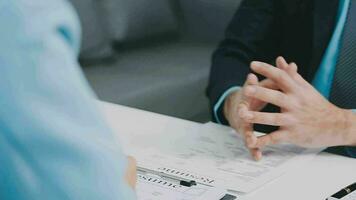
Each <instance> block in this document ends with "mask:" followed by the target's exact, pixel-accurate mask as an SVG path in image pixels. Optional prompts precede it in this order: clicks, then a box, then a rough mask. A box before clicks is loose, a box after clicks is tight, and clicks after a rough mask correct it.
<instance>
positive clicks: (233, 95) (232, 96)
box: [223, 91, 240, 121]
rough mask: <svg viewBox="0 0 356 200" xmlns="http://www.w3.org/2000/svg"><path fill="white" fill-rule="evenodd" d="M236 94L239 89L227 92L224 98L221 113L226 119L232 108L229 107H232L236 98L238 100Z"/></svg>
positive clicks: (228, 117)
mask: <svg viewBox="0 0 356 200" xmlns="http://www.w3.org/2000/svg"><path fill="white" fill-rule="evenodd" d="M238 96H239V91H234V92H232V93H231V94H229V95H228V96H227V97H226V99H225V102H224V109H223V114H224V116H225V118H226V119H227V121H229V120H230V112H231V110H232V109H231V108H233V107H234V106H233V105H234V103H235V102H236V100H237V101H238V99H240V98H239V97H238Z"/></svg>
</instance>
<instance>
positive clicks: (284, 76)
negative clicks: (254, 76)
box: [251, 61, 296, 91]
mask: <svg viewBox="0 0 356 200" xmlns="http://www.w3.org/2000/svg"><path fill="white" fill-rule="evenodd" d="M251 69H252V70H253V71H254V72H256V73H258V74H260V75H262V76H265V77H267V78H269V79H271V80H272V81H274V82H275V83H276V84H277V85H278V86H279V88H281V89H282V90H283V91H292V90H294V89H295V88H296V84H295V82H294V81H293V80H292V79H291V77H290V76H289V75H288V73H287V72H285V71H284V70H281V69H279V68H276V67H274V66H272V65H269V64H267V63H263V62H257V61H254V62H252V63H251Z"/></svg>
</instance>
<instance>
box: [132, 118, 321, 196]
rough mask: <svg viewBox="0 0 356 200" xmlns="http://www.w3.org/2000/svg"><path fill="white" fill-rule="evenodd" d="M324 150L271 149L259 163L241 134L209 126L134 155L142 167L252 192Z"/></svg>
mask: <svg viewBox="0 0 356 200" xmlns="http://www.w3.org/2000/svg"><path fill="white" fill-rule="evenodd" d="M167 134H168V133H167ZM162 140H165V139H164V138H163V139H162ZM166 140H168V138H166ZM161 142H164V141H161ZM157 146H159V145H157ZM320 151H321V149H314V150H308V149H304V148H299V147H296V146H293V145H289V144H283V145H277V146H271V147H266V148H265V149H264V151H263V155H264V157H263V159H262V160H261V161H259V162H256V161H254V160H252V158H251V156H250V154H249V152H248V150H247V149H246V148H245V146H244V143H243V140H242V138H241V137H240V136H239V135H238V134H237V133H235V132H234V131H232V130H231V129H230V128H225V127H222V126H216V125H213V124H207V125H205V126H202V128H201V129H200V131H195V132H194V133H189V134H187V135H186V136H185V137H182V138H178V139H177V138H175V141H174V145H171V146H170V147H165V148H164V149H162V148H160V147H157V148H155V147H150V148H145V149H141V150H140V149H136V151H135V152H134V153H133V154H134V156H135V157H136V159H137V161H138V166H142V167H146V168H149V169H153V170H156V171H160V172H163V173H167V174H171V175H174V176H177V177H183V178H189V179H192V180H195V181H197V183H200V184H206V185H209V186H216V187H219V188H226V189H228V190H231V191H236V192H242V193H249V192H251V191H253V190H255V189H257V188H259V187H261V186H263V185H264V184H266V183H268V182H270V181H272V180H274V179H276V178H278V177H279V176H281V175H282V174H284V173H285V172H288V171H292V170H297V169H298V168H299V167H301V166H303V164H306V163H307V162H308V161H310V160H311V159H312V158H313V157H314V156H315V155H316V154H317V153H319V152H320Z"/></svg>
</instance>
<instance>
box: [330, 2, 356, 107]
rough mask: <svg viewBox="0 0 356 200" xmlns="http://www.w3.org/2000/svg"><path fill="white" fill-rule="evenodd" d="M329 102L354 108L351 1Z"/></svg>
mask: <svg viewBox="0 0 356 200" xmlns="http://www.w3.org/2000/svg"><path fill="white" fill-rule="evenodd" d="M350 3H351V4H350V7H349V12H348V17H347V21H346V24H345V28H344V33H343V36H342V38H341V46H340V54H339V59H338V62H337V65H336V69H335V75H334V81H333V85H332V88H331V94H330V100H331V102H333V103H334V104H335V105H337V106H339V107H341V108H345V109H355V108H356V0H351V2H350Z"/></svg>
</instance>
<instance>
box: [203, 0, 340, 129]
mask: <svg viewBox="0 0 356 200" xmlns="http://www.w3.org/2000/svg"><path fill="white" fill-rule="evenodd" d="M338 5H339V1H338V0H244V1H243V2H242V3H241V5H240V8H239V9H238V11H237V12H236V14H235V16H234V17H233V19H232V21H231V23H230V25H229V26H228V28H227V30H226V35H225V39H224V40H223V41H222V42H221V43H220V45H219V47H218V48H217V50H216V51H215V53H214V55H213V59H212V68H211V75H210V82H209V86H208V96H209V98H210V102H211V108H213V107H214V105H215V104H216V102H217V101H218V99H219V98H220V96H221V95H222V94H223V93H224V92H225V91H226V90H227V89H229V88H230V87H232V86H242V85H243V84H244V82H245V80H246V77H247V75H248V73H250V72H251V71H250V68H249V64H250V62H251V61H254V60H258V61H264V62H269V63H273V62H274V60H275V59H276V57H277V56H280V55H281V56H284V57H285V58H286V59H287V60H288V61H293V62H295V63H297V64H298V67H299V73H301V75H302V76H303V77H304V78H305V79H306V80H308V81H309V82H310V81H311V80H312V79H313V77H314V75H315V72H316V70H317V69H318V67H319V65H320V63H321V60H322V57H323V55H324V52H325V50H326V48H327V46H328V44H329V41H330V39H331V36H332V34H333V31H334V27H335V24H336V18H337V11H338V7H339V6H338ZM221 107H222V106H221ZM265 111H278V109H277V108H276V107H273V106H268V107H267V108H266V109H265ZM219 117H220V119H221V120H222V121H223V122H224V123H227V121H226V119H225V118H224V116H223V115H222V109H220V111H219ZM255 128H256V129H257V130H259V131H263V132H270V131H272V130H274V129H275V127H274V128H273V127H268V126H257V127H255Z"/></svg>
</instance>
